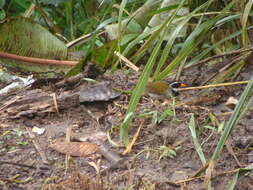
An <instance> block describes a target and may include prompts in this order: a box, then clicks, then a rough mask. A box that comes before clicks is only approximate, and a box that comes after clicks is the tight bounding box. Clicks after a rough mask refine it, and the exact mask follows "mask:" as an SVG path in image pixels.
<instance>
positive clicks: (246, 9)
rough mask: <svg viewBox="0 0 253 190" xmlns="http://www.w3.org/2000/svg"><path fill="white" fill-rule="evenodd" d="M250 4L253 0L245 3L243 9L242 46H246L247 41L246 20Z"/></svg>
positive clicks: (252, 3)
mask: <svg viewBox="0 0 253 190" xmlns="http://www.w3.org/2000/svg"><path fill="white" fill-rule="evenodd" d="M252 5H253V0H249V1H248V3H247V4H246V5H245V9H244V12H243V15H242V44H243V46H244V47H247V46H248V42H249V40H248V35H247V21H248V17H249V14H250V10H251V7H252Z"/></svg>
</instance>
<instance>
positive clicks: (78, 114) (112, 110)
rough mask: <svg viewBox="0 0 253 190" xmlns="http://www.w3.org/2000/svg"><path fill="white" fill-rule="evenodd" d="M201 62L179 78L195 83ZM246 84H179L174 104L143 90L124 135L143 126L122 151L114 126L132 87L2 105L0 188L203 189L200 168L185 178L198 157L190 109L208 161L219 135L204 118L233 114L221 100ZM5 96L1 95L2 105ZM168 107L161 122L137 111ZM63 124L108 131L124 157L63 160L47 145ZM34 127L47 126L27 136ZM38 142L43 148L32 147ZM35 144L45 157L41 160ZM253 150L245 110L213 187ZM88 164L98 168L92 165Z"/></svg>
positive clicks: (245, 183) (246, 186)
mask: <svg viewBox="0 0 253 190" xmlns="http://www.w3.org/2000/svg"><path fill="white" fill-rule="evenodd" d="M251 67H252V66H248V67H247V68H245V69H244V70H243V71H242V72H241V74H240V76H239V77H238V78H237V80H248V79H249V77H250V76H251V75H252V73H250V71H253V69H252V68H251ZM203 68H204V67H201V68H191V70H190V71H189V72H188V71H186V72H185V73H184V74H183V76H182V80H183V81H186V82H187V83H188V85H190V86H196V85H200V84H201V83H202V82H203V81H205V80H206V79H208V77H210V76H211V75H212V74H213V73H215V72H216V71H214V70H213V69H212V68H208V67H206V68H205V69H203ZM207 73H208V74H207ZM138 77H139V76H138V75H137V74H135V73H132V72H130V73H127V72H126V73H123V72H122V71H117V72H116V73H114V74H104V75H103V76H100V77H98V78H97V80H98V81H110V82H111V84H112V85H113V87H115V88H120V89H123V90H131V89H133V88H134V86H135V84H136V82H137V80H138ZM87 85H89V84H88V83H87ZM244 87H245V85H244V86H243V85H242V86H233V87H226V88H225V87H222V88H218V89H212V90H211V91H208V95H205V93H200V91H191V92H182V93H181V94H180V95H179V96H178V97H177V98H176V105H175V106H172V102H171V101H170V103H164V101H160V100H154V99H152V98H150V97H148V96H143V97H142V99H141V101H140V103H139V105H138V108H137V111H136V113H135V116H134V120H133V123H132V125H131V128H130V131H129V134H130V137H133V136H134V134H135V133H136V131H137V129H138V127H139V126H140V125H142V128H141V131H140V133H139V136H138V139H137V141H136V142H135V145H134V146H133V149H132V151H131V152H130V153H129V154H127V155H122V152H123V151H124V146H123V145H122V144H121V142H120V138H119V126H120V124H121V123H122V121H123V119H124V113H125V112H126V108H127V105H128V103H129V100H130V95H127V94H123V95H121V96H120V97H119V98H117V99H114V100H111V101H108V102H94V103H84V104H80V105H74V106H71V105H70V106H69V108H68V109H62V110H60V111H59V113H43V114H40V113H38V114H35V115H32V116H23V117H22V116H21V117H19V118H16V119H12V118H11V116H9V115H8V114H6V112H4V110H1V112H0V121H1V123H0V189H3V190H7V189H8V190H9V189H10V190H14V189H15V190H21V189H31V190H35V189H82V190H84V189H90V190H100V189H101V190H102V189H113V190H115V189H157V190H159V189H161V190H166V189H168V190H170V189H173V190H174V189H175V190H177V189H178V190H179V189H188V190H201V189H204V188H203V182H204V178H203V176H204V175H205V173H200V175H198V177H193V178H191V177H192V176H193V175H194V174H195V173H196V172H197V171H198V170H199V169H201V168H202V167H203V165H202V163H201V161H200V159H199V156H198V154H197V152H196V149H195V146H194V144H193V140H192V135H191V132H190V129H189V127H188V126H189V121H190V118H191V116H192V114H194V116H195V119H196V123H197V135H198V140H199V142H200V143H201V145H202V150H203V152H204V154H205V158H206V160H207V161H208V160H209V159H210V158H211V156H212V153H213V152H214V150H215V147H216V145H217V142H218V141H219V138H220V133H218V132H217V131H215V130H212V129H210V128H207V127H205V126H212V127H214V128H217V127H218V124H220V123H221V122H222V121H228V119H229V117H230V115H231V114H229V113H228V112H229V111H231V110H229V109H228V108H226V107H225V106H224V102H225V101H226V100H227V99H228V98H229V97H231V96H234V97H236V98H239V96H240V94H241V93H242V90H243V89H244ZM38 88H40V89H42V91H45V92H47V93H54V92H56V93H60V92H62V91H70V90H74V89H75V87H72V88H71V89H70V90H69V88H65V89H54V88H51V87H48V86H39V87H38ZM30 90H33V89H25V91H26V92H29V91H30ZM19 93H20V92H17V93H16V94H14V95H12V97H11V98H15V96H18V95H19ZM28 94H29V93H28ZM7 99H8V98H7ZM6 101H7V100H6V99H2V100H1V102H0V106H1V105H3V104H4V103H5V102H6ZM173 109H175V113H176V115H175V116H167V117H166V118H164V119H163V120H162V121H161V122H160V123H159V124H155V123H154V121H153V120H152V116H150V115H146V116H141V114H143V113H148V112H150V111H157V114H158V117H159V116H160V115H161V114H162V113H163V112H164V111H165V110H172V111H173ZM172 113H173V112H172ZM211 113H213V114H215V115H216V118H217V120H216V124H215V126H214V124H213V123H212V122H211V120H210V114H211ZM154 118H155V116H154ZM69 126H72V133H73V135H77V136H87V135H89V136H92V135H93V134H96V133H97V132H98V131H103V132H107V133H108V134H109V136H110V137H111V140H112V141H113V142H116V143H117V144H118V145H120V146H119V147H115V146H114V145H113V144H112V143H110V142H109V141H105V142H104V143H105V144H107V146H108V147H109V148H110V150H111V151H114V152H115V153H117V154H118V155H119V156H120V157H122V162H120V164H116V165H115V166H113V167H110V166H111V164H110V162H109V161H108V160H107V159H106V158H104V157H103V156H102V155H101V154H100V153H99V152H97V153H95V154H92V155H89V156H87V157H72V158H71V159H70V161H69V163H68V164H66V155H64V154H61V153H59V152H57V151H55V150H53V149H51V148H49V147H48V146H49V144H50V143H51V142H52V141H53V140H55V139H58V138H65V136H66V130H67V128H68V127H69ZM33 127H39V128H45V132H44V134H42V135H37V134H34V135H35V138H33V139H32V138H31V137H30V135H29V133H28V131H29V129H32V128H33ZM36 144H37V145H38V146H39V147H40V148H41V150H38V148H37V147H36ZM163 148H164V149H163ZM166 148H167V149H166ZM166 150H173V151H175V152H173V153H176V154H173V153H170V154H169V153H168V152H165V151H166ZM41 152H42V153H43V154H44V156H45V157H46V160H43V158H42V157H43V156H41ZM166 153H167V154H166ZM252 157H253V117H252V112H251V111H249V112H248V113H247V114H246V115H245V117H244V118H243V119H242V120H241V121H240V122H239V123H238V125H237V127H236V128H235V129H234V130H233V132H232V135H231V136H230V137H229V141H228V143H227V145H226V146H225V147H224V149H223V151H222V153H221V154H220V155H219V160H218V163H217V165H216V168H215V172H214V175H213V180H212V185H213V187H215V189H217V190H223V189H225V188H226V187H227V186H228V183H229V182H230V181H231V179H232V178H233V176H234V174H235V172H233V171H234V170H235V169H237V168H241V167H245V166H247V165H249V164H251V163H252V162H253V158H252ZM236 159H237V160H236ZM92 163H93V164H92ZM94 164H95V165H96V166H97V167H98V169H99V171H100V172H99V173H97V171H96V169H95V168H94V167H93V165H94ZM186 179H189V180H186ZM236 189H237V190H252V189H253V173H252V172H251V173H247V174H246V175H243V176H242V177H241V178H240V179H239V180H238V183H237V185H236Z"/></svg>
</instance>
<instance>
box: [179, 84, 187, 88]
mask: <svg viewBox="0 0 253 190" xmlns="http://www.w3.org/2000/svg"><path fill="white" fill-rule="evenodd" d="M179 87H180V88H183V87H187V85H186V84H184V83H180V86H179Z"/></svg>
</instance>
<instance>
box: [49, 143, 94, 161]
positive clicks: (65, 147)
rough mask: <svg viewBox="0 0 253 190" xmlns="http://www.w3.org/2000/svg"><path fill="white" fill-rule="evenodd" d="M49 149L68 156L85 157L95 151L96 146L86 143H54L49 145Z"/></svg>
mask: <svg viewBox="0 0 253 190" xmlns="http://www.w3.org/2000/svg"><path fill="white" fill-rule="evenodd" d="M49 147H50V148H52V149H54V150H56V151H58V152H60V153H63V154H67V155H70V156H80V157H85V156H88V155H90V154H93V153H95V152H96V151H97V145H96V144H92V143H86V142H64V141H59V140H58V141H55V142H53V143H52V144H50V145H49Z"/></svg>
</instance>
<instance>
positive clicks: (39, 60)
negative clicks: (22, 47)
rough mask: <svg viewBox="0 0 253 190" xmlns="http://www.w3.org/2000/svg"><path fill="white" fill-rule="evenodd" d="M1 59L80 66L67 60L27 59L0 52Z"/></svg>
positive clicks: (76, 62)
mask: <svg viewBox="0 0 253 190" xmlns="http://www.w3.org/2000/svg"><path fill="white" fill-rule="evenodd" d="M0 57H1V58H5V59H12V60H17V61H24V62H29V63H34V64H42V65H59V66H60V65H61V66H62V65H65V66H75V65H77V64H78V61H66V60H53V59H42V58H36V57H26V56H21V55H16V54H12V53H5V52H0Z"/></svg>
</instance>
